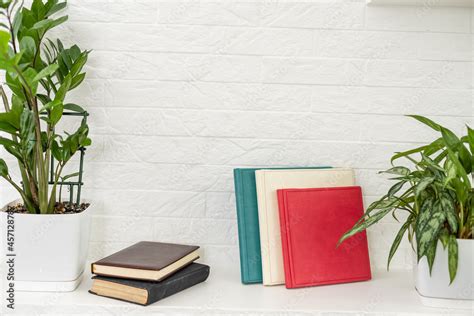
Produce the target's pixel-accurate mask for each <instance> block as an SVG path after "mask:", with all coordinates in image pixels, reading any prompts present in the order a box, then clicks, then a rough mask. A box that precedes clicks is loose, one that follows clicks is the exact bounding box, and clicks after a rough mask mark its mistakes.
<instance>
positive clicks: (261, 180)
mask: <svg viewBox="0 0 474 316" xmlns="http://www.w3.org/2000/svg"><path fill="white" fill-rule="evenodd" d="M255 176H256V184H257V197H258V198H257V200H258V220H259V227H260V245H261V252H262V272H263V284H264V285H278V284H284V283H285V270H284V267H283V253H282V245H281V233H280V217H279V211H278V198H277V190H279V189H286V188H315V187H341V186H351V185H354V184H355V177H354V171H353V170H352V169H350V168H329V169H293V170H290V169H286V170H258V171H256V172H255Z"/></svg>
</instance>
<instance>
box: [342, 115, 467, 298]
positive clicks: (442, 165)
mask: <svg viewBox="0 0 474 316" xmlns="http://www.w3.org/2000/svg"><path fill="white" fill-rule="evenodd" d="M410 116H411V117H412V118H414V119H416V120H418V121H419V122H421V123H423V124H425V125H427V126H429V127H430V128H432V129H433V130H435V131H436V132H439V133H440V137H439V138H437V139H436V140H434V141H433V142H431V143H430V144H427V145H425V146H421V147H418V148H415V149H411V150H408V151H405V152H400V153H396V154H395V155H394V156H393V157H392V159H391V162H392V165H394V163H395V162H398V161H399V159H401V158H405V159H406V160H407V162H408V165H407V166H404V165H394V166H393V167H392V168H390V169H388V170H386V171H383V173H386V174H389V175H392V178H391V179H390V180H393V181H395V184H394V185H393V186H392V187H391V188H390V189H389V190H388V192H387V193H386V194H385V195H384V196H382V197H381V198H380V199H379V200H377V201H375V202H374V203H372V204H371V205H370V206H369V207H368V208H367V210H366V212H365V214H364V215H363V216H362V218H361V219H360V220H359V221H358V222H357V223H355V225H354V227H353V228H352V229H350V230H349V231H348V232H346V233H345V234H344V235H343V236H342V238H341V240H340V242H343V241H344V240H345V239H347V238H349V237H351V236H353V235H355V234H357V233H359V232H361V231H363V230H365V229H366V228H368V227H370V226H372V225H374V224H376V223H377V222H378V221H380V220H381V219H382V218H383V217H385V216H387V215H389V214H392V215H393V216H394V218H395V219H397V220H398V218H399V217H398V216H399V215H400V214H399V213H398V212H405V213H406V214H405V216H404V223H403V225H402V226H401V228H400V231H399V232H398V234H397V235H396V237H395V240H394V242H393V244H392V246H391V249H390V252H389V257H388V264H387V268H388V266H389V265H390V261H391V259H392V257H393V255H394V254H395V252H396V251H397V249H398V246H399V245H400V241H401V240H402V238H403V236H404V235H405V234H406V235H407V236H408V240H409V241H410V243H411V244H412V246H413V250H414V251H415V253H416V259H417V260H416V264H415V284H416V288H417V290H418V292H419V293H420V294H421V295H422V296H427V297H436V298H452V299H474V293H473V288H474V281H473V280H474V279H473V269H472V267H473V266H474V259H473V258H474V242H473V240H472V239H473V231H474V216H473V208H474V190H473V189H472V185H471V181H470V177H471V175H472V174H473V170H474V169H473V168H474V130H472V129H471V128H469V127H467V134H466V135H464V136H462V137H458V136H456V135H455V134H454V133H453V132H452V131H450V130H449V129H447V128H445V127H443V126H441V125H439V124H437V123H435V122H433V121H432V120H430V119H428V118H425V117H422V116H417V115H410Z"/></svg>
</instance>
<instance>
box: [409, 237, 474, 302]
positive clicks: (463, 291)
mask: <svg viewBox="0 0 474 316" xmlns="http://www.w3.org/2000/svg"><path fill="white" fill-rule="evenodd" d="M458 247H459V260H458V270H457V274H456V278H455V279H454V281H453V283H452V284H451V285H450V284H449V270H448V249H447V248H446V250H445V249H444V248H443V246H442V244H441V242H439V243H438V247H437V249H436V256H435V260H434V264H433V270H432V272H431V276H430V270H429V267H428V261H427V259H426V257H423V258H422V259H421V260H420V262H419V263H418V264H416V254H414V263H415V264H414V277H415V286H416V289H417V291H418V293H419V294H420V295H422V296H423V297H429V298H443V299H457V300H474V241H473V240H466V239H458ZM460 303H461V302H460ZM461 304H462V303H461ZM470 304H472V302H471V303H470Z"/></svg>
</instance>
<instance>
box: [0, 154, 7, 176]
mask: <svg viewBox="0 0 474 316" xmlns="http://www.w3.org/2000/svg"><path fill="white" fill-rule="evenodd" d="M7 176H8V166H7V164H6V163H5V160H3V159H1V158H0V177H3V178H5V177H7Z"/></svg>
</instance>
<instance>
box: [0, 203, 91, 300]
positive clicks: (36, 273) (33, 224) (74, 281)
mask: <svg viewBox="0 0 474 316" xmlns="http://www.w3.org/2000/svg"><path fill="white" fill-rule="evenodd" d="M13 203H18V201H15V202H12V203H10V204H13ZM7 206H8V205H7ZM7 206H5V207H4V208H2V209H1V210H2V212H1V214H0V215H1V217H0V224H1V227H0V233H1V235H0V238H1V241H0V245H2V249H0V253H1V254H2V264H3V263H4V262H6V260H8V259H10V258H11V257H9V256H8V254H11V253H14V254H15V257H14V262H15V264H14V275H15V283H14V284H15V290H16V291H54V292H58V291H59V292H68V291H74V290H75V289H76V288H77V286H78V285H79V283H80V281H81V279H82V274H83V272H84V268H85V263H86V259H87V251H88V246H89V232H90V213H91V211H92V209H91V208H92V205H91V206H89V207H88V208H87V209H86V210H85V211H84V212H81V213H78V214H61V215H37V214H14V215H13V220H14V230H13V236H14V244H13V252H11V251H9V250H8V248H7V246H10V245H9V244H8V243H7V230H8V229H11V227H8V221H7V219H9V218H8V214H7V213H5V212H4V210H6V207H7ZM6 272H7V273H8V270H7V271H6ZM2 280H6V278H4V276H2Z"/></svg>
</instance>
